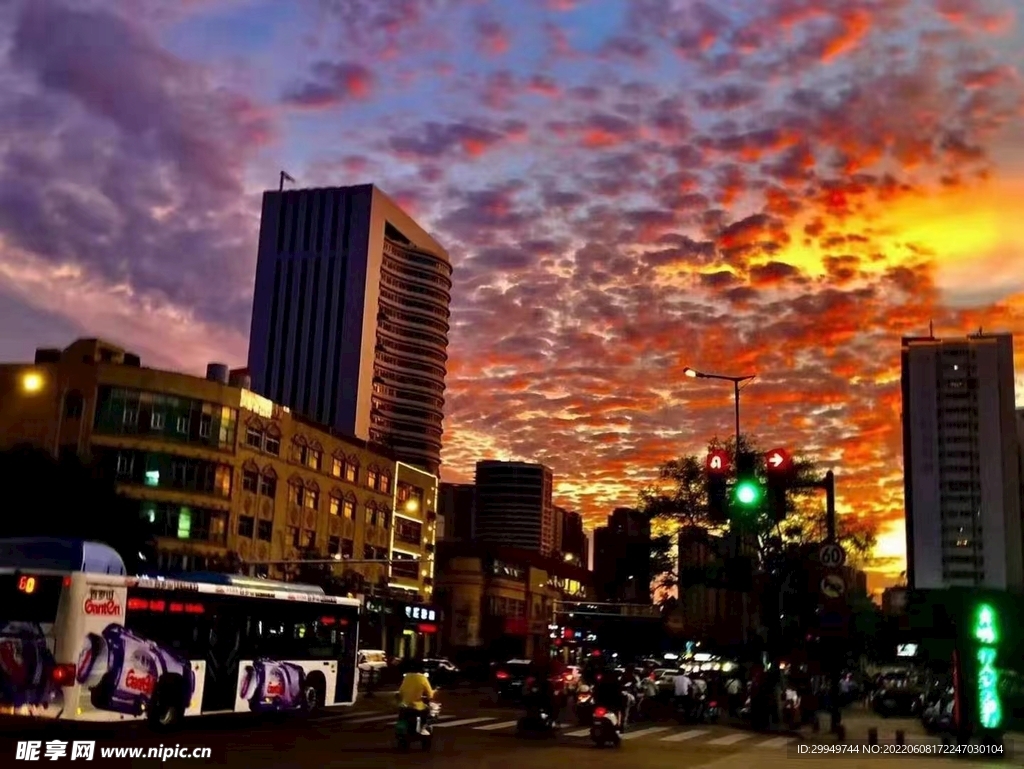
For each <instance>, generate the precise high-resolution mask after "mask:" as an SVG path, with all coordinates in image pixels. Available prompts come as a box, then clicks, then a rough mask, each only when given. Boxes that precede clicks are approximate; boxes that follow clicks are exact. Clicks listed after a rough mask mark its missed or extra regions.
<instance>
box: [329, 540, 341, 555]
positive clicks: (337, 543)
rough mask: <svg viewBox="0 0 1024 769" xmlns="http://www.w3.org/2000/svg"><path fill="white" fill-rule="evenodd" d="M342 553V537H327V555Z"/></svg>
mask: <svg viewBox="0 0 1024 769" xmlns="http://www.w3.org/2000/svg"><path fill="white" fill-rule="evenodd" d="M339 553H341V538H340V537H328V538H327V555H338V554H339Z"/></svg>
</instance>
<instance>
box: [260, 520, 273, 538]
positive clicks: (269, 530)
mask: <svg viewBox="0 0 1024 769" xmlns="http://www.w3.org/2000/svg"><path fill="white" fill-rule="evenodd" d="M273 533H274V522H273V521H260V522H259V523H258V524H256V538H257V539H259V540H260V541H261V542H269V541H270V535H271V534H273Z"/></svg>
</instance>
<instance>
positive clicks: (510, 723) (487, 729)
mask: <svg viewBox="0 0 1024 769" xmlns="http://www.w3.org/2000/svg"><path fill="white" fill-rule="evenodd" d="M518 723H519V722H518V721H500V722H498V723H496V724H484V725H483V726H474V727H473V728H474V729H476V730H479V731H481V732H490V731H493V730H495V729H508V728H509V727H510V726H515V725H516V724H518Z"/></svg>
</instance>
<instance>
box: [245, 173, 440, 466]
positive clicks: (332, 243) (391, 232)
mask: <svg viewBox="0 0 1024 769" xmlns="http://www.w3.org/2000/svg"><path fill="white" fill-rule="evenodd" d="M451 273H452V268H451V265H450V263H449V261H448V254H447V253H446V252H445V250H444V249H443V248H442V247H441V246H440V245H438V243H437V242H436V241H434V240H433V238H431V237H430V236H429V235H428V234H427V233H426V232H425V231H424V230H423V229H422V228H421V227H420V226H419V225H418V224H416V222H414V221H413V220H412V218H410V217H409V216H408V215H407V214H406V213H405V212H404V211H402V209H400V208H399V207H398V206H397V205H396V204H395V203H394V202H392V201H391V200H390V199H389V198H388V197H387V196H386V195H385V194H384V193H383V192H381V191H380V190H379V189H377V188H376V187H374V186H373V185H369V184H367V185H360V186H356V187H336V188H326V189H305V190H288V191H284V192H276V191H275V192H265V193H264V194H263V213H262V218H261V221H260V240H259V255H258V258H257V263H256V290H255V295H254V297H253V313H252V330H251V333H250V337H249V372H250V374H251V376H252V386H253V389H254V390H255V391H256V392H258V393H260V394H261V395H263V396H265V397H267V398H270V399H272V400H274V401H276V402H278V403H281V404H283V405H286V406H288V407H289V408H291V409H292V410H293V411H294V412H297V413H299V414H301V415H303V416H305V417H307V418H310V419H312V420H314V421H316V422H319V423H321V424H325V425H328V426H330V427H332V428H334V429H335V430H337V431H339V432H341V433H344V434H347V435H354V436H356V437H358V438H361V439H363V440H368V441H371V442H373V443H379V444H383V445H385V446H388V447H389V448H390V449H391V450H392V451H394V453H395V454H396V455H397V456H398V457H399V458H400V459H402V460H403V461H406V462H408V463H410V464H413V465H418V466H421V467H425V468H427V469H428V470H430V472H432V473H436V472H437V470H438V467H439V466H440V462H441V432H442V424H441V422H442V416H443V414H442V409H443V407H444V389H445V373H446V362H447V360H448V354H447V348H448V317H449V311H448V305H449V302H450V300H451V293H450V291H451V286H452V281H451Z"/></svg>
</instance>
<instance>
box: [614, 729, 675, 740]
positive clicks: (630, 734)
mask: <svg viewBox="0 0 1024 769" xmlns="http://www.w3.org/2000/svg"><path fill="white" fill-rule="evenodd" d="M668 730H669V727H667V726H648V727H647V728H646V729H640V730H638V731H635V732H625V733H624V734H623V735H622V739H624V740H633V739H636V738H637V737H646V736H647V735H649V734H655V733H656V732H667V731H668Z"/></svg>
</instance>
